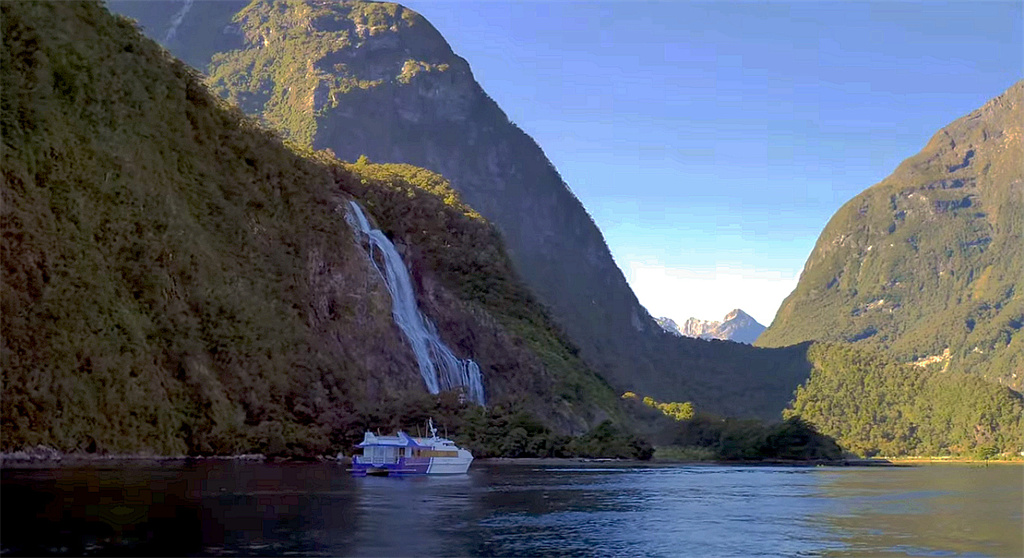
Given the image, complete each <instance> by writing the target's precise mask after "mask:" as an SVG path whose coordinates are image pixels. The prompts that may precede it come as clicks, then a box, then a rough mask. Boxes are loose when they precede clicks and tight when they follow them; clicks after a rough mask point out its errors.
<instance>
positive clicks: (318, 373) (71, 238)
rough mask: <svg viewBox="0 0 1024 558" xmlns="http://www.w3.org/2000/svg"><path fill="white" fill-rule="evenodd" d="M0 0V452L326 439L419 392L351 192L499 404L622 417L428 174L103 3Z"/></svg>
mask: <svg viewBox="0 0 1024 558" xmlns="http://www.w3.org/2000/svg"><path fill="white" fill-rule="evenodd" d="M0 9H2V25H3V29H2V31H3V33H2V37H3V50H2V57H3V58H2V65H0V72H2V74H0V77H2V82H0V84H2V89H0V95H2V96H0V99H2V112H0V123H2V130H0V131H2V138H3V189H2V195H3V200H2V213H0V230H2V244H0V250H2V251H0V255H2V260H3V263H4V266H3V275H2V283H0V285H2V293H0V303H2V314H0V337H2V352H0V368H2V374H3V380H2V381H3V383H2V389H3V391H2V397H0V421H2V434H3V436H2V448H3V449H4V450H5V451H7V450H11V449H16V448H21V447H27V446H34V445H36V444H47V445H50V446H53V447H55V448H57V449H59V450H62V451H76V450H79V451H101V452H102V451H112V452H129V451H149V452H156V453H160V454H178V453H190V454H205V453H218V454H224V453H236V452H250V451H255V452H263V453H268V454H307V455H308V454H316V453H333V452H335V451H338V450H344V449H348V448H349V447H350V444H351V442H352V439H353V437H356V436H361V433H362V429H363V428H366V427H368V426H370V424H369V423H368V421H370V420H371V419H372V417H378V415H379V414H380V411H379V409H380V408H381V406H382V405H383V406H385V407H384V408H391V407H387V406H388V405H391V404H392V403H393V402H394V401H396V400H400V399H402V398H404V397H408V396H416V395H417V394H422V393H425V388H424V385H423V381H422V379H421V377H420V374H419V372H418V368H417V364H416V361H415V359H414V358H413V354H412V351H411V350H410V349H409V345H408V343H407V341H406V340H405V339H404V338H403V336H402V334H401V333H400V331H399V329H398V327H396V325H395V323H394V321H393V319H392V315H391V302H390V298H389V296H388V293H387V290H386V288H385V285H384V284H383V282H382V281H381V278H380V275H379V274H378V272H377V271H376V270H375V269H374V268H373V266H372V265H371V261H370V260H369V258H368V257H367V254H366V252H365V251H364V250H363V247H362V246H361V245H360V243H359V242H358V239H357V238H356V237H355V236H354V235H353V232H352V230H351V229H350V228H349V227H348V226H347V225H346V223H345V220H344V218H343V217H344V211H343V208H344V206H345V204H346V201H347V200H348V199H350V197H351V196H352V195H353V194H354V195H356V196H360V197H361V198H363V199H364V203H365V204H366V205H367V209H368V212H369V214H370V215H377V216H379V219H380V225H381V226H382V227H390V228H391V229H392V233H393V234H394V236H395V237H396V238H397V239H404V240H405V242H406V245H405V248H404V249H405V250H406V251H407V252H408V254H409V257H408V259H409V260H410V261H412V262H413V263H414V269H413V272H414V273H413V275H414V276H415V277H416V279H417V291H418V292H419V293H420V298H421V299H422V302H421V306H423V307H424V308H425V309H426V312H427V313H428V314H430V315H431V316H432V317H434V319H435V320H436V321H437V323H438V327H439V329H440V330H441V335H442V337H443V338H444V339H445V340H446V341H447V343H448V344H449V345H450V346H452V347H453V348H454V350H455V352H456V353H457V354H458V356H459V357H460V358H473V359H475V360H476V361H477V362H478V363H479V364H480V367H481V369H482V371H483V375H484V383H485V388H486V389H487V392H488V394H489V401H490V402H493V403H495V404H498V403H501V402H502V401H505V400H508V399H509V398H514V399H516V400H518V401H519V402H520V403H521V405H523V406H524V407H525V408H526V409H528V410H530V411H533V412H535V413H536V414H538V416H540V417H542V418H543V419H544V420H545V421H546V422H547V424H549V425H551V426H553V427H555V428H556V429H557V430H558V431H561V432H580V431H582V430H585V429H587V428H588V427H591V426H593V425H595V424H597V423H598V422H600V421H601V420H603V419H605V418H608V417H615V416H616V415H617V413H619V410H618V407H617V405H616V400H617V397H616V395H615V394H614V393H613V392H612V391H611V390H610V389H609V388H608V386H607V385H606V384H605V383H604V382H603V381H602V380H600V379H599V378H598V377H597V376H595V375H594V374H593V373H592V372H591V371H590V370H589V369H588V368H586V366H584V365H583V363H582V362H581V361H580V360H579V358H578V357H577V356H576V355H575V354H574V353H573V348H572V346H571V345H570V344H569V343H568V342H566V341H565V340H564V338H563V337H561V335H560V332H559V331H558V330H557V329H555V328H554V327H553V326H551V324H550V321H549V320H548V319H547V317H546V315H545V314H544V311H543V310H542V308H541V307H540V306H539V305H538V304H537V303H536V302H534V301H533V299H532V298H531V296H530V295H529V294H528V292H527V291H526V289H525V287H524V286H523V285H522V284H521V283H520V282H519V280H518V279H517V278H516V277H515V275H514V274H513V273H512V272H511V269H512V266H511V263H510V262H509V261H508V260H507V258H506V256H505V252H504V248H503V247H502V246H501V243H500V241H499V237H498V235H497V234H496V233H495V232H494V231H493V229H492V228H491V227H490V225H488V224H487V223H485V222H483V221H482V220H481V219H480V217H479V215H477V214H475V212H472V211H471V210H469V209H468V208H467V207H465V206H464V205H463V204H462V203H461V201H459V199H458V196H457V195H456V194H455V192H454V191H452V190H450V189H449V188H448V187H447V185H446V183H444V181H443V180H441V179H440V178H439V177H436V175H433V174H432V173H429V172H427V171H424V170H422V169H411V168H402V169H398V170H393V169H380V168H376V167H370V166H368V165H362V166H360V165H356V166H355V167H351V168H348V169H343V168H340V167H337V166H335V165H334V163H333V162H332V161H331V160H330V159H329V158H328V157H326V156H323V155H319V156H316V157H315V158H310V157H309V156H311V155H313V154H312V153H306V154H305V156H303V155H300V154H298V153H296V152H295V151H294V150H292V149H290V148H288V147H286V146H285V145H284V144H283V143H282V141H281V140H280V139H279V138H278V137H277V136H276V135H275V134H274V133H271V132H268V131H266V130H264V129H262V128H261V127H260V126H259V125H257V124H256V123H255V122H254V121H253V120H251V119H249V118H247V117H245V116H243V114H242V113H241V112H240V111H238V110H237V109H235V108H232V107H230V106H228V105H227V104H226V103H225V102H224V101H222V100H220V99H218V98H217V97H216V96H215V95H212V94H211V93H210V92H209V91H208V90H207V88H206V87H205V86H204V85H203V83H202V82H201V80H200V77H199V76H198V75H197V74H196V73H195V72H194V70H192V69H191V68H189V67H188V66H186V65H185V64H183V63H181V62H179V61H177V60H174V59H172V58H171V57H170V56H169V55H168V53H167V52H166V51H165V50H164V49H162V48H161V47H160V46H158V45H157V44H155V43H153V42H152V41H150V40H148V39H145V38H143V37H141V36H140V35H139V33H138V32H137V30H136V29H135V26H134V24H133V23H132V22H131V21H128V20H125V19H123V18H119V17H115V16H112V15H110V14H109V13H108V12H107V11H106V10H105V9H103V8H102V7H101V6H100V5H98V4H96V3H92V2H77V3H68V2H37V3H36V2H4V3H2V4H0ZM394 215H405V216H417V215H424V218H423V219H422V220H416V219H410V220H408V221H406V222H407V223H411V224H415V225H416V226H417V227H418V228H417V229H416V230H415V231H404V230H399V229H400V225H397V224H396V223H394V218H393V216H394ZM456 249H457V250H465V251H466V252H465V253H463V254H461V255H460V254H454V253H453V250H456ZM437 250H445V251H444V253H443V254H438V253H436V251H437ZM452 262H459V263H462V264H464V265H468V266H472V267H471V268H470V270H469V272H466V271H464V270H462V269H460V268H457V267H453V263H452ZM480 282H484V283H485V284H486V285H487V289H486V293H487V295H486V296H483V295H481V294H480V293H479V289H480V287H479V284H480ZM488 296H489V297H498V298H500V299H501V300H505V299H508V300H510V301H513V302H509V303H505V302H501V300H499V302H493V301H492V300H490V299H488V298H487V297H488ZM502 297H503V298H502ZM502 312H506V313H507V314H508V315H503V314H502ZM392 407H394V405H392ZM378 418H379V417H378ZM391 418H392V417H388V419H389V420H391Z"/></svg>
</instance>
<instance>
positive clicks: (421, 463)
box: [351, 421, 473, 476]
mask: <svg viewBox="0 0 1024 558" xmlns="http://www.w3.org/2000/svg"><path fill="white" fill-rule="evenodd" d="M428 430H429V431H430V437H429V438H414V437H412V436H409V435H408V434H406V433H405V432H402V431H401V430H399V431H398V434H397V435H395V436H377V435H375V434H373V433H372V432H366V433H365V434H363V441H362V443H360V444H357V445H356V447H357V448H362V450H363V453H362V455H357V456H355V457H354V458H352V469H351V471H352V474H353V475H359V476H362V475H455V474H461V473H465V472H466V471H467V470H468V469H469V464H470V463H472V462H473V454H472V453H470V452H469V451H468V450H464V449H462V448H460V447H458V446H456V445H455V442H452V441H451V440H449V439H447V438H438V437H437V429H436V428H434V422H433V421H430V422H429V423H428Z"/></svg>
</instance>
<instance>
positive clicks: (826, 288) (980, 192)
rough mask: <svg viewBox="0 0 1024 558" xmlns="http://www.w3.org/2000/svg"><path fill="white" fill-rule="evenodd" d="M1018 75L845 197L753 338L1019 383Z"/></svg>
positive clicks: (1023, 305)
mask: <svg viewBox="0 0 1024 558" xmlns="http://www.w3.org/2000/svg"><path fill="white" fill-rule="evenodd" d="M1022 103H1024V82H1018V83H1016V84H1014V85H1013V86H1012V87H1010V88H1009V89H1008V90H1007V91H1006V92H1005V93H1003V94H1002V95H1000V96H998V97H996V98H995V99H992V100H991V101H989V102H987V103H985V105H984V106H982V107H981V108H979V109H977V110H975V111H973V112H971V113H970V114H968V115H966V116H964V117H963V118H960V119H958V120H956V121H955V122H953V123H952V124H950V125H949V126H946V127H945V128H943V129H942V130H940V131H939V132H938V133H937V134H935V135H934V136H933V137H932V138H931V140H930V141H929V142H928V144H927V145H926V146H925V147H924V149H922V150H921V152H920V153H918V154H917V155H914V156H913V157H911V158H909V159H907V160H906V161H904V162H903V163H902V164H900V165H899V167H898V168H897V169H896V170H895V171H894V172H893V173H892V174H891V175H890V176H888V177H887V178H885V179H884V180H883V181H882V182H880V183H878V184H876V185H874V186H872V187H871V188H869V189H867V190H866V191H864V192H862V193H861V194H859V195H858V196H856V197H854V198H853V199H852V200H850V201H849V202H847V203H846V204H845V205H844V206H843V207H842V208H840V209H839V211H837V212H836V214H835V215H834V216H833V217H832V219H831V220H830V221H829V223H828V225H827V226H826V227H825V230H824V231H823V232H822V234H821V236H820V237H819V238H818V242H817V244H816V245H815V248H814V250H813V251H812V253H811V255H810V257H809V258H808V260H807V263H806V265H805V266H804V270H803V274H802V275H801V277H800V281H799V283H798V284H797V287H796V289H795V290H794V291H793V293H792V294H791V295H790V296H789V297H788V298H787V299H786V300H785V302H783V304H782V307H781V308H780V310H779V312H778V315H777V316H776V318H775V321H774V322H773V323H772V324H771V326H770V327H769V328H768V330H767V331H765V332H764V334H762V335H761V337H760V339H758V342H757V343H758V345H761V346H766V347H773V346H783V345H788V344H791V343H795V342H799V341H805V340H811V339H818V340H827V341H843V342H850V343H855V344H856V345H858V346H861V347H864V348H869V349H878V350H884V351H887V352H888V353H889V354H890V355H892V356H894V357H895V358H897V359H898V360H899V361H902V362H920V363H921V364H926V363H928V362H932V363H935V364H934V366H937V367H942V368H944V369H948V370H953V371H962V372H967V373H972V374H977V375H979V376H981V377H983V378H986V379H989V380H992V381H996V382H999V383H1001V384H1003V385H1006V386H1009V387H1012V388H1014V389H1016V390H1020V389H1021V388H1022V387H1024V332H1022V331H1021V327H1022V325H1024V273H1022V270H1024V250H1022V247H1024V145H1022V137H1024V108H1022Z"/></svg>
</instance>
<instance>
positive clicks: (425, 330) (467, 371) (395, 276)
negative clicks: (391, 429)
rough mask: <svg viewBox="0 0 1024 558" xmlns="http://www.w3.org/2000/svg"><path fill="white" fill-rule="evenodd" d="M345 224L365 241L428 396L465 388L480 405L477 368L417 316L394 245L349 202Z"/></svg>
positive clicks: (426, 320)
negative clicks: (379, 259)
mask: <svg viewBox="0 0 1024 558" xmlns="http://www.w3.org/2000/svg"><path fill="white" fill-rule="evenodd" d="M346 220H347V221H348V222H349V224H351V225H352V226H353V227H354V228H357V229H358V230H359V231H360V232H362V233H363V234H364V235H365V236H366V238H367V239H368V241H369V250H368V254H369V256H370V262H371V263H373V267H374V268H375V269H376V270H377V273H379V274H380V276H381V278H383V279H384V283H385V284H386V285H387V287H388V292H389V293H391V315H392V316H393V317H394V319H395V323H396V324H398V327H399V329H401V330H402V333H404V334H405V338H406V339H408V340H409V344H410V345H412V352H413V353H415V354H416V361H417V362H418V363H419V366H420V375H421V376H423V381H424V382H425V383H426V384H427V390H428V391H429V392H430V393H438V392H440V391H441V390H451V389H455V388H457V387H462V388H465V390H466V395H468V396H469V398H470V400H472V401H473V402H474V403H477V404H479V405H483V404H484V385H483V381H482V379H481V376H480V367H479V366H477V364H476V363H475V362H473V361H472V360H470V359H466V360H462V359H460V358H458V357H456V356H455V354H454V353H452V350H451V349H449V348H448V346H447V345H445V344H444V341H441V337H440V336H438V334H437V327H436V326H435V325H434V324H433V322H431V321H430V318H428V317H426V316H425V315H424V314H423V312H420V309H419V306H417V304H416V294H415V293H414V292H413V290H412V280H411V279H410V278H409V270H407V269H406V268H405V262H403V261H402V257H401V256H400V255H398V251H397V250H395V245H394V244H392V243H391V241H390V240H388V237H387V236H385V235H384V233H383V232H381V231H380V229H374V228H373V227H371V226H370V223H369V221H367V220H366V215H365V214H363V210H362V208H361V207H359V204H358V203H356V202H354V201H350V202H349V211H348V213H347V215H346ZM375 249H376V250H379V251H380V254H381V256H382V257H383V259H384V269H383V270H381V268H380V265H379V264H378V263H377V259H376V258H374V257H373V255H374V250H375Z"/></svg>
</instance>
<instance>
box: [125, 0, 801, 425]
mask: <svg viewBox="0 0 1024 558" xmlns="http://www.w3.org/2000/svg"><path fill="white" fill-rule="evenodd" d="M113 6H114V8H115V9H120V10H122V11H123V12H124V13H126V14H128V15H131V16H132V17H137V18H139V20H140V21H141V22H142V24H143V26H144V28H146V29H149V30H150V33H152V34H153V35H152V36H154V38H156V39H158V40H160V39H161V37H160V30H165V29H167V28H168V26H169V25H170V23H169V22H168V20H167V17H169V15H168V14H175V13H178V12H175V11H174V10H173V9H169V8H163V9H162V10H163V11H162V12H160V13H157V11H156V10H155V9H153V8H151V7H150V5H149V3H132V2H116V3H114V4H113ZM197 9H201V6H200V4H196V5H195V6H194V7H192V8H191V10H192V11H190V12H189V13H188V14H186V17H185V18H184V19H183V20H182V22H181V23H180V25H179V26H178V27H177V31H176V38H175V39H174V41H168V42H166V44H167V46H168V47H170V48H172V49H174V51H175V52H179V51H180V52H182V53H185V52H191V54H190V56H192V59H193V60H198V61H200V62H202V61H205V60H207V59H209V60H210V63H209V65H208V66H206V69H207V71H208V73H209V80H208V81H209V83H210V85H211V87H212V88H213V89H214V90H215V91H217V92H218V93H219V94H220V95H221V96H223V97H224V98H226V99H228V100H230V101H232V102H235V103H237V104H238V105H239V106H240V107H242V109H243V110H245V111H246V112H248V113H250V114H254V115H258V116H259V117H260V118H262V119H263V120H264V121H265V122H267V123H268V124H269V125H271V126H273V127H276V128H278V129H281V130H282V131H284V132H285V133H286V134H287V135H288V137H290V138H291V139H293V140H295V141H297V142H300V143H302V144H306V145H309V146H312V147H313V148H315V149H330V150H332V151H333V152H334V153H336V154H337V156H338V157H340V158H341V159H344V160H349V161H354V160H356V159H357V158H358V157H360V156H361V155H366V156H368V157H369V159H370V160H372V161H376V162H393V163H409V164H412V165H415V166H418V167H423V168H427V169H430V170H432V171H434V172H437V173H439V174H441V175H443V176H444V177H445V178H447V179H448V180H450V181H451V185H452V187H453V188H454V189H455V190H457V191H458V192H459V193H460V194H461V195H462V198H463V199H464V200H465V201H466V203H468V204H469V205H470V206H471V207H473V208H475V209H476V210H477V211H479V212H480V214H481V215H483V216H484V217H485V218H486V219H487V220H488V221H490V222H492V223H494V225H495V227H496V228H497V229H498V230H499V231H500V233H501V235H502V237H503V239H504V241H505V244H506V246H507V248H508V253H509V256H510V258H511V259H512V261H513V262H514V264H515V268H516V271H517V272H518V273H519V275H520V276H521V277H522V278H523V279H524V280H525V282H526V283H527V284H528V285H529V287H530V289H531V290H532V291H533V292H534V293H536V296H537V298H538V299H539V300H540V301H541V302H542V303H543V304H545V305H546V306H547V307H548V308H549V309H550V314H551V316H552V318H553V319H554V320H555V321H556V322H557V324H558V325H559V326H560V327H561V328H564V330H565V331H566V332H567V333H568V335H569V337H570V338H571V339H572V341H573V342H574V343H575V344H576V345H577V346H579V348H580V351H581V354H582V355H583V356H584V357H585V359H586V360H587V362H588V363H590V364H591V365H592V366H593V367H594V368H595V369H597V370H598V371H599V372H600V373H601V374H602V375H603V376H604V377H605V378H606V379H607V380H608V382H609V383H610V384H611V385H612V386H613V387H614V388H615V389H617V390H619V391H625V390H627V389H630V390H634V391H637V392H640V393H654V392H659V393H662V394H663V395H664V396H665V397H667V398H670V399H674V400H680V401H682V400H693V401H694V402H695V403H697V404H698V406H699V407H700V408H702V409H704V410H709V411H713V412H718V413H723V414H744V415H749V414H755V415H759V416H764V417H766V418H767V417H777V416H778V414H779V412H780V411H781V409H782V408H783V407H784V406H785V405H786V403H787V402H788V401H789V399H790V397H791V394H792V390H793V389H794V388H795V386H796V385H797V384H798V383H799V382H800V381H802V380H803V379H804V378H806V374H807V372H808V370H809V368H808V365H807V363H806V362H805V361H803V360H802V359H801V358H796V359H795V360H794V358H793V357H792V355H791V354H790V352H787V351H782V352H773V351H769V350H760V351H755V355H756V356H755V358H749V357H750V355H748V354H747V353H746V351H745V350H742V349H735V348H734V347H732V346H730V345H724V344H709V343H706V342H704V341H698V340H691V339H680V338H677V337H673V336H671V335H668V334H665V333H664V332H663V331H662V330H661V328H660V327H659V326H658V325H657V324H656V323H655V322H654V320H653V319H652V318H651V317H650V316H649V315H648V314H647V312H646V310H645V309H644V308H643V307H642V306H641V305H640V304H639V303H638V302H637V299H636V297H635V295H634V294H633V292H632V291H631V290H630V288H629V286H628V284H627V283H626V280H625V278H624V276H623V274H622V272H621V271H620V270H619V268H618V267H617V266H616V265H615V262H614V261H613V260H612V257H611V254H610V252H609V250H608V248H607V246H606V245H605V242H604V239H603V237H602V235H601V232H600V231H599V230H598V229H597V227H596V226H595V225H594V223H593V221H592V220H591V218H590V216H589V215H588V214H587V212H586V210H585V209H584V208H583V206H582V205H581V204H580V202H579V200H577V199H576V197H575V196H574V195H573V194H572V192H571V191H570V190H569V188H568V187H567V186H566V184H565V183H564V182H563V181H562V179H561V177H560V176H559V174H558V172H557V171H556V170H555V169H554V167H553V166H552V165H551V163H550V161H548V159H547V158H546V157H545V155H544V152H543V151H542V150H541V149H540V147H539V146H538V145H537V144H536V143H535V142H534V141H533V139H531V138H530V137H529V136H528V135H526V134H525V133H524V132H523V131H522V130H520V129H519V128H518V127H516V126H515V125H514V124H513V123H512V122H510V121H509V119H508V117H507V115H505V113H504V112H503V111H502V110H501V108H499V107H498V106H497V104H496V103H495V102H494V101H493V100H491V99H490V98H489V97H488V96H487V94H486V93H485V92H484V91H483V90H482V89H481V87H480V85H479V84H477V82H476V81H475V80H474V79H473V74H472V71H471V69H470V67H469V64H468V63H467V62H466V61H465V60H463V59H462V58H460V57H458V56H457V55H455V54H454V53H453V52H452V50H451V48H450V46H449V45H448V44H447V42H446V41H445V40H444V38H443V37H442V36H441V35H440V34H439V33H438V32H437V30H436V29H434V28H433V27H432V26H431V25H430V24H429V22H427V21H426V20H425V19H424V18H423V17H421V16H420V15H419V14H416V13H415V12H413V11H411V10H408V9H406V8H403V7H402V6H399V5H396V4H387V3H368V2H337V3H335V2H317V1H313V0H309V1H304V2H289V3H283V2H272V1H269V0H256V1H253V2H251V3H249V4H248V5H246V6H245V7H244V8H242V9H240V10H239V11H238V13H237V14H236V15H235V16H234V17H233V20H232V23H230V24H226V25H225V27H223V28H221V29H211V28H210V25H208V24H206V25H205V26H201V25H199V22H198V19H202V18H201V15H200V12H198V11H196V10H197ZM161 14H163V15H161ZM215 17H219V16H216V14H213V15H211V16H210V18H211V19H215ZM153 30H158V31H157V32H154V31H153ZM189 33H192V34H193V35H194V37H195V41H196V44H202V45H209V47H208V48H207V50H206V51H204V52H202V53H198V54H197V53H196V49H194V48H192V47H189V48H192V50H191V51H190V50H189V48H186V47H185V46H184V45H183V43H182V41H185V40H186V36H188V34H189ZM239 36H240V37H241V38H242V44H241V45H239V44H238V42H237V39H238V37H239ZM737 382H738V383H739V384H741V385H742V388H741V387H739V386H738V385H737ZM740 391H742V395H741V394H740Z"/></svg>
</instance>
